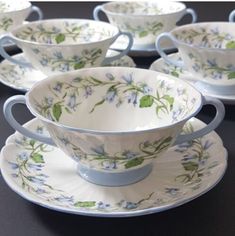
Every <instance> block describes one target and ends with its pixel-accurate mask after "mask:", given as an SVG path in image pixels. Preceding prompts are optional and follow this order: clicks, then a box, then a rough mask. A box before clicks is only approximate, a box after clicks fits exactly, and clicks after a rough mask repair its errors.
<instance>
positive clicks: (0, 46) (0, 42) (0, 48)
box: [0, 34, 32, 67]
mask: <svg viewBox="0 0 235 236" xmlns="http://www.w3.org/2000/svg"><path fill="white" fill-rule="evenodd" d="M9 42H12V43H13V44H16V45H17V40H16V39H14V38H13V37H11V36H10V35H8V34H5V35H3V36H2V37H0V54H1V56H2V57H4V58H5V59H7V60H8V61H10V62H12V63H14V64H17V65H19V66H23V67H32V65H31V64H30V63H29V62H24V61H22V60H17V59H15V58H13V57H11V56H10V55H9V54H8V53H7V52H6V50H5V48H4V44H5V45H6V44H7V43H9ZM17 46H18V45H17Z"/></svg>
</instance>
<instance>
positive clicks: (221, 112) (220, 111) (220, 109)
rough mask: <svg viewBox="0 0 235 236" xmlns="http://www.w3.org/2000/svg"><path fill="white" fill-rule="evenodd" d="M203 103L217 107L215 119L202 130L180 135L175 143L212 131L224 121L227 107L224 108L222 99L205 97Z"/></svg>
mask: <svg viewBox="0 0 235 236" xmlns="http://www.w3.org/2000/svg"><path fill="white" fill-rule="evenodd" d="M203 105H213V106H214V107H215V109H216V115H215V117H214V119H213V120H212V121H211V122H210V123H209V124H208V125H207V126H205V127H204V128H202V129H200V130H197V131H195V132H193V133H191V134H182V135H179V136H178V137H177V139H176V141H175V143H174V145H178V144H180V143H184V142H187V141H190V140H193V139H196V138H199V137H202V136H204V135H206V134H208V133H210V132H211V131H213V130H214V129H216V127H217V126H218V125H219V124H220V123H221V122H222V120H223V119H224V115H225V108H224V104H223V103H222V102H221V101H220V100H218V99H216V98H212V97H203Z"/></svg>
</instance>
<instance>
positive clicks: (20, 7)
mask: <svg viewBox="0 0 235 236" xmlns="http://www.w3.org/2000/svg"><path fill="white" fill-rule="evenodd" d="M33 12H35V13H36V14H37V15H38V19H39V20H41V19H42V18H43V14H42V11H41V10H40V9H39V8H38V7H36V6H32V4H31V3H30V2H29V1H26V0H17V1H16V0H0V34H3V33H6V32H9V31H11V30H12V29H14V28H15V27H16V26H18V25H21V24H23V21H24V20H25V19H26V18H27V17H28V16H29V15H30V14H31V13H33Z"/></svg>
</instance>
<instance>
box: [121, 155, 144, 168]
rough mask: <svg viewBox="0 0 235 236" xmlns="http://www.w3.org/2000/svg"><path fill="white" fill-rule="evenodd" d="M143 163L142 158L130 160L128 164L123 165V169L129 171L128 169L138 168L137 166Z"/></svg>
mask: <svg viewBox="0 0 235 236" xmlns="http://www.w3.org/2000/svg"><path fill="white" fill-rule="evenodd" d="M143 162H144V158H143V157H136V158H134V159H131V160H130V161H128V162H127V163H126V164H125V168H126V169H129V168H132V167H134V166H139V165H141V164H142V163H143Z"/></svg>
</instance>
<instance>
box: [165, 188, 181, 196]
mask: <svg viewBox="0 0 235 236" xmlns="http://www.w3.org/2000/svg"><path fill="white" fill-rule="evenodd" d="M165 192H166V193H168V194H170V195H172V196H176V195H177V194H178V193H179V189H178V188H165Z"/></svg>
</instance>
